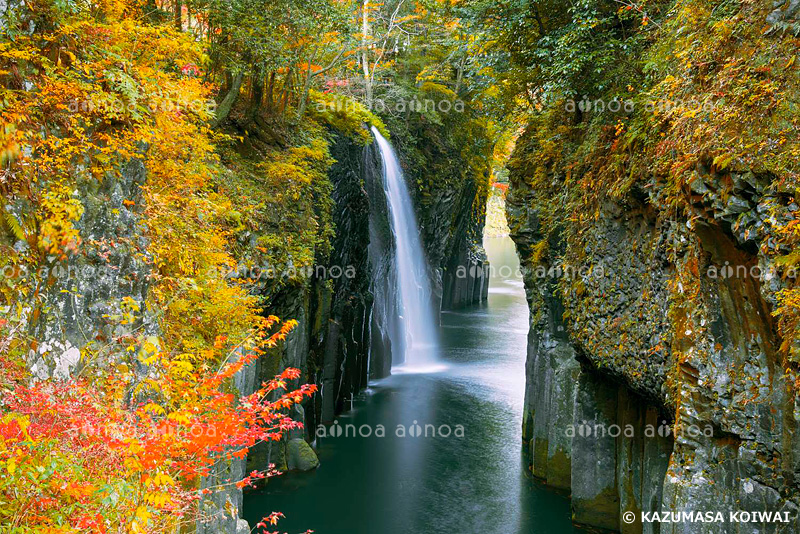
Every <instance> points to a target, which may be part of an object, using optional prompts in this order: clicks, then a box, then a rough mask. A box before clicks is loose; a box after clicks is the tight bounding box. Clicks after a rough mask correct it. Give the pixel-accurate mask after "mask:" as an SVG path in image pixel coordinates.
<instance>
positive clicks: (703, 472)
mask: <svg viewBox="0 0 800 534" xmlns="http://www.w3.org/2000/svg"><path fill="white" fill-rule="evenodd" d="M794 7H795V6H794V4H793V3H791V2H776V3H775V6H773V7H769V6H762V5H756V4H751V3H743V4H741V5H736V6H733V5H729V6H728V8H727V9H726V10H716V8H713V10H714V11H715V12H714V11H712V12H711V13H709V10H711V8H710V7H708V6H705V7H704V6H700V5H699V4H698V3H693V2H674V3H672V4H671V5H670V10H669V11H664V12H663V13H664V15H663V18H662V19H661V20H660V26H659V27H658V32H657V33H655V34H654V35H653V36H651V38H650V39H649V40H646V41H634V40H633V38H632V37H631V38H630V39H631V42H632V43H633V46H637V47H640V48H639V49H640V50H641V55H642V57H643V62H646V65H645V66H644V68H643V72H644V74H643V73H642V71H638V70H636V69H631V71H630V72H626V73H625V74H624V77H622V76H623V75H620V74H619V73H617V75H619V76H620V77H619V78H618V79H613V80H612V79H611V78H606V79H604V80H605V81H603V84H600V85H598V86H597V87H595V88H594V89H595V90H596V91H598V93H597V94H594V95H592V96H590V97H586V98H584V99H583V100H581V101H579V102H575V101H572V100H570V99H561V100H555V101H553V102H549V103H547V105H546V106H545V107H544V108H543V109H542V110H541V112H540V113H536V114H534V116H533V118H532V120H531V121H530V123H529V125H528V127H527V130H526V132H525V134H524V135H523V136H522V137H521V139H520V140H519V143H518V146H517V149H516V151H515V154H514V156H513V158H512V161H511V163H510V168H511V189H510V194H509V198H508V215H509V223H510V226H511V231H512V237H513V238H514V240H515V242H516V243H517V247H518V250H519V253H520V256H521V257H522V260H523V263H524V266H525V267H526V272H525V282H526V288H527V292H528V300H529V302H530V306H531V317H532V319H531V331H530V342H529V354H528V369H527V374H528V379H527V380H528V382H527V383H528V391H527V400H526V406H527V408H526V413H525V428H524V437H525V439H526V441H527V442H528V443H529V445H530V450H531V461H532V469H533V472H534V474H535V475H536V476H538V477H540V478H543V479H545V480H546V481H547V482H548V483H549V484H551V485H554V486H557V487H561V488H565V489H570V490H571V492H572V502H573V514H574V520H575V521H576V522H578V523H583V524H587V525H594V526H597V527H602V528H608V529H613V530H621V531H623V532H642V531H644V532H682V533H688V532H698V533H699V532H704V533H706V532H713V533H718V532H719V533H722V532H725V533H728V532H731V533H733V532H796V531H797V530H798V528H799V526H800V523H798V521H800V520H799V519H798V513H797V512H798V505H799V504H800V482H799V481H800V479H799V478H798V476H799V475H800V456H798V452H799V451H800V436H798V432H797V428H798V423H800V416H798V413H800V411H798V407H800V404H799V403H798V396H797V388H796V384H797V376H798V375H797V357H796V349H795V347H796V344H797V336H796V331H795V330H794V326H796V324H797V323H796V321H795V319H794V316H795V310H794V304H793V302H794V297H793V295H794V292H795V291H796V264H795V261H794V259H795V257H796V250H797V244H796V242H795V241H794V239H793V237H790V234H791V232H789V231H788V229H789V228H791V227H793V226H794V225H795V224H796V222H797V210H798V207H797V206H798V204H797V200H796V172H795V167H794V165H793V164H791V163H789V161H790V159H787V158H791V157H792V156H791V154H795V153H796V147H795V146H794V145H791V146H790V144H791V143H794V141H790V142H788V139H787V141H779V140H780V139H781V138H783V136H785V133H781V132H782V131H783V132H785V131H786V130H785V128H789V129H790V130H791V129H796V115H795V116H793V115H792V114H791V113H790V112H789V111H788V110H789V108H791V106H793V105H794V103H795V102H796V101H797V95H798V91H797V89H798V77H797V69H796V68H794V67H793V66H792V65H793V63H794V56H795V54H796V50H797V49H796V45H797V42H798V41H797V39H796V37H794V36H793V35H792V34H791V33H788V32H786V31H781V30H780V29H779V28H780V27H781V26H780V24H779V23H778V22H775V20H777V19H780V20H781V21H784V23H787V24H789V23H791V21H793V20H796V10H795V9H794ZM698 10H701V11H702V12H703V13H704V14H705V15H707V16H708V17H710V19H706V18H703V16H698V13H699V12H698ZM773 19H775V20H773ZM708 20H711V21H712V22H708ZM764 21H766V22H767V24H766V25H765V22H764ZM706 22H708V23H706ZM723 27H724V28H728V29H731V28H736V32H738V33H736V32H734V33H729V32H727V30H726V31H723ZM756 28H758V29H756ZM762 30H763V31H762ZM621 35H622V34H621ZM630 35H631V34H627V36H630ZM625 38H628V37H625ZM750 45H754V46H756V47H757V48H758V50H760V51H761V52H759V53H757V54H747V53H745V52H744V51H743V50H744V48H743V47H746V46H750ZM767 48H769V52H768V54H769V55H770V57H771V58H773V59H772V60H771V61H773V62H774V61H776V59H775V58H779V59H777V61H782V60H783V59H784V58H785V59H786V62H785V63H782V65H784V66H786V68H776V69H771V68H769V69H764V68H762V67H761V65H762V62H763V61H765V57H766V56H765V55H764V54H767V52H766V50H767ZM675 50H683V52H682V54H683V56H682V57H690V54H693V55H692V56H691V57H704V58H706V59H707V60H708V63H704V64H703V65H702V66H700V67H698V66H697V65H696V64H695V63H693V62H692V61H686V62H682V61H681V60H679V59H678V58H677V57H676V56H675V55H673V52H674V51H675ZM643 64H644V63H643ZM698 68H699V69H700V71H702V72H700V71H698ZM608 74H610V73H605V75H608ZM628 80H629V81H630V83H631V84H633V85H628V86H627V89H625V88H623V87H622V86H621V84H623V83H625V81H628ZM756 80H758V81H756ZM759 83H763V84H765V85H770V86H771V87H773V88H774V90H775V92H774V93H773V97H774V99H773V100H770V101H766V100H757V101H756V100H749V101H748V100H747V99H746V97H745V96H744V95H745V94H747V92H748V91H749V89H746V88H747V87H753V85H752V84H759ZM637 84H638V85H637ZM637 86H641V87H643V91H642V92H641V93H634V92H633V91H635V89H634V88H635V87H637ZM620 94H622V95H623V96H622V97H621V98H622V99H623V100H617V103H618V104H620V107H617V108H609V107H608V103H609V102H612V101H614V99H617V98H620V97H619V95H620ZM625 94H627V95H629V96H628V97H625V96H624V95H625ZM625 98H628V99H629V100H627V101H626V100H624V99H625ZM720 98H722V99H724V102H723V101H720V100H718V99H720ZM690 99H691V101H693V102H694V107H692V105H690V104H689V101H690ZM623 101H624V102H626V106H624V107H623V106H622V105H621V102H623ZM698 103H699V104H698ZM609 109H616V110H618V111H619V113H617V112H616V111H611V112H610V111H609ZM793 121H794V124H795V125H794V126H788V125H789V124H791V123H793ZM745 138H746V139H745ZM595 424H597V425H598V428H597V429H595V428H594V426H595ZM626 424H630V425H631V428H632V429H633V430H632V437H631V436H626V435H624V433H623V434H622V435H617V436H610V435H608V434H607V433H606V434H604V435H598V432H601V431H602V429H606V432H607V430H608V428H609V427H610V426H613V425H620V426H622V431H623V432H624V429H625V425H626ZM653 429H655V432H653ZM662 429H663V432H660V430H662ZM581 430H582V431H583V432H581ZM648 431H650V434H649V436H648V434H647V432H648ZM667 433H668V434H669V435H667ZM657 510H660V511H668V512H694V511H712V512H717V511H719V512H722V513H723V514H724V517H725V521H724V522H722V523H709V524H704V523H693V522H690V521H679V522H676V523H671V524H660V525H659V524H652V523H647V522H645V524H642V523H641V521H640V520H639V519H637V520H636V521H634V523H632V524H629V523H627V522H626V521H625V520H624V513H625V512H628V511H632V512H634V513H635V514H636V516H635V517H637V518H640V517H641V516H640V515H639V512H641V511H657ZM738 510H743V511H747V512H756V511H762V512H763V511H767V512H772V513H775V512H780V513H781V514H783V513H786V515H782V518H784V519H785V518H788V522H783V521H781V522H777V523H773V522H770V521H766V522H762V521H761V520H754V521H750V522H745V523H735V522H731V521H729V520H728V517H729V516H728V514H729V512H730V511H733V512H736V511H738Z"/></svg>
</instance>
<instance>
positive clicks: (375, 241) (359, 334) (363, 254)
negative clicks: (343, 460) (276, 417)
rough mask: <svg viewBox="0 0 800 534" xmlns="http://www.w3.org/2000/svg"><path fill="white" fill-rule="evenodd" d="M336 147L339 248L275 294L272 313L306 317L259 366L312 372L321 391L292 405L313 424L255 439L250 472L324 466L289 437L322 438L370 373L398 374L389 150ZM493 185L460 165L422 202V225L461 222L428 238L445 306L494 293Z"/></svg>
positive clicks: (410, 175)
mask: <svg viewBox="0 0 800 534" xmlns="http://www.w3.org/2000/svg"><path fill="white" fill-rule="evenodd" d="M330 151H331V156H332V157H333V159H334V160H335V163H334V164H333V166H332V167H331V169H330V171H329V178H330V181H331V185H332V193H331V200H332V202H333V207H332V215H333V222H334V225H335V228H336V235H335V237H334V239H333V242H332V247H331V249H332V253H331V256H330V258H329V259H328V260H327V261H326V262H325V264H324V265H319V266H317V267H322V269H317V268H315V272H314V275H313V276H311V277H310V278H309V279H308V280H307V281H306V283H305V284H304V285H302V286H299V287H298V286H291V287H288V288H284V289H282V290H281V291H280V292H279V293H278V294H271V295H270V312H271V313H274V314H276V315H278V316H279V317H286V318H294V319H295V320H297V321H298V323H299V324H298V326H297V327H296V328H295V330H294V331H292V333H291V334H290V335H289V337H288V339H287V341H286V343H285V344H284V346H283V347H281V349H280V350H279V351H278V354H275V355H272V357H270V358H266V359H264V360H263V361H260V362H258V363H257V364H256V369H255V370H254V373H255V376H256V377H258V380H259V381H260V380H266V379H268V378H270V377H272V376H274V375H275V374H277V373H278V372H279V371H280V369H283V368H285V367H295V368H298V369H300V370H301V371H302V372H303V379H304V380H306V381H307V382H311V383H315V384H317V385H318V387H319V394H318V395H316V396H315V397H314V399H313V400H312V401H310V402H308V403H306V405H305V406H304V408H303V409H301V410H298V411H297V412H296V413H294V414H292V416H293V417H294V418H295V419H296V420H299V421H302V422H303V423H304V426H305V432H303V431H297V432H294V433H293V434H292V435H291V436H289V437H288V440H284V441H282V442H280V443H273V444H263V445H260V446H258V447H256V448H254V449H253V450H252V451H251V454H250V455H249V458H248V467H247V469H248V471H249V470H252V469H265V468H266V466H267V465H268V464H269V463H274V464H276V465H277V467H278V469H289V470H293V469H299V470H303V469H304V468H314V467H316V465H317V463H318V462H316V461H314V459H313V458H311V457H312V456H315V455H314V452H313V449H311V448H310V447H309V448H308V449H307V450H305V449H304V451H305V452H304V453H305V454H306V456H307V457H308V461H305V460H304V461H302V462H294V463H293V462H292V461H291V457H292V454H291V450H290V449H291V446H290V444H291V443H292V442H293V440H296V439H298V438H301V437H304V438H305V439H306V440H307V441H308V442H313V440H314V432H315V430H316V429H317V427H318V425H320V424H329V423H332V422H333V421H334V419H335V418H336V416H337V415H339V414H340V413H342V412H343V411H346V410H347V409H349V406H350V402H351V401H352V399H353V397H354V396H355V395H356V394H357V393H358V392H359V391H361V390H362V389H363V388H364V387H366V385H367V382H368V380H369V379H370V378H383V377H386V376H388V375H389V373H390V371H391V366H392V351H393V349H394V350H397V348H396V347H392V345H391V342H390V339H392V337H393V336H392V335H391V333H392V332H393V331H395V330H396V329H398V328H399V324H398V321H399V320H400V319H399V314H398V312H397V310H396V309H394V307H393V303H394V302H395V299H393V298H392V295H393V294H394V292H395V291H396V289H395V288H396V286H397V280H396V274H395V272H394V269H393V266H392V265H393V263H392V262H393V258H394V254H395V252H394V249H393V244H392V243H393V240H392V235H391V229H390V227H389V218H388V206H387V204H386V194H385V192H384V184H383V170H382V162H381V156H380V153H379V152H378V150H377V147H375V146H372V145H368V146H364V145H362V144H360V143H359V142H357V141H354V140H353V139H351V138H349V137H345V136H340V135H335V134H334V135H333V138H332V142H331V148H330ZM401 159H402V155H401ZM453 168H457V162H454V163H453ZM404 170H406V171H407V172H406V179H407V180H408V182H409V186H410V189H411V191H412V194H414V192H417V187H416V185H415V184H416V183H417V179H418V178H419V179H422V178H424V177H420V176H418V175H416V174H415V172H416V171H415V170H414V168H411V169H404ZM485 193H486V192H485V191H483V192H482V191H481V190H480V188H479V186H478V184H477V183H476V181H475V180H473V177H468V176H461V175H458V174H457V175H456V177H455V178H454V179H452V180H450V181H449V182H447V184H446V186H445V185H442V186H441V187H440V188H439V189H438V192H437V198H438V200H437V201H436V203H435V205H434V206H435V207H433V208H432V207H430V206H429V207H427V208H426V209H425V210H423V209H421V208H420V207H419V206H417V210H416V211H417V216H418V218H419V223H420V227H421V228H429V229H430V228H438V227H439V226H438V225H439V224H440V222H441V221H442V220H453V221H455V222H454V223H453V224H454V226H453V227H452V228H450V227H449V226H448V227H447V228H448V229H449V231H446V232H441V233H437V234H436V238H435V239H431V240H426V242H425V247H426V253H427V255H428V258H429V261H430V262H431V269H432V278H433V280H434V282H435V284H434V286H435V289H434V292H435V293H436V296H435V298H436V302H435V303H434V304H435V305H436V307H437V308H438V307H448V308H452V307H457V306H462V305H467V304H471V303H474V302H480V301H482V300H485V298H486V295H487V292H488V273H487V272H486V271H485V267H486V265H487V262H486V256H485V253H484V251H483V248H482V246H481V244H480V236H481V234H482V229H483V221H484V218H485V217H484V214H485V200H486V194H485ZM416 196H418V195H416ZM457 271H458V272H457ZM443 273H448V274H443ZM449 273H452V275H451V274H449ZM295 443H296V442H295Z"/></svg>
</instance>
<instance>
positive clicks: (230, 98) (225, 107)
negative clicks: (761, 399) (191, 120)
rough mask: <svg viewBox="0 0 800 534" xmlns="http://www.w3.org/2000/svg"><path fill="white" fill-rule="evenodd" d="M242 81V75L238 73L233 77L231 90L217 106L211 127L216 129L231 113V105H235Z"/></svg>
mask: <svg viewBox="0 0 800 534" xmlns="http://www.w3.org/2000/svg"><path fill="white" fill-rule="evenodd" d="M243 79H244V74H243V73H241V72H239V73H237V74H236V75H235V76H234V77H233V82H232V83H231V88H230V90H229V91H228V94H227V95H225V98H223V99H222V102H220V104H219V106H218V107H217V114H216V117H215V118H214V120H213V121H211V127H212V128H216V127H218V126H219V125H220V124H222V121H224V120H225V119H227V118H228V114H230V112H231V108H232V107H233V104H235V103H236V99H237V98H238V97H239V90H240V89H241V87H242V80H243Z"/></svg>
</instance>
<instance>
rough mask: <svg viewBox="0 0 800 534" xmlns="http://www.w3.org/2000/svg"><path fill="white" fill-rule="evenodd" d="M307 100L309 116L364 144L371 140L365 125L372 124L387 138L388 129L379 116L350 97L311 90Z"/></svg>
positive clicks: (370, 134)
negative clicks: (308, 101)
mask: <svg viewBox="0 0 800 534" xmlns="http://www.w3.org/2000/svg"><path fill="white" fill-rule="evenodd" d="M309 100H310V104H309V111H308V113H309V116H310V117H311V118H312V119H314V120H315V121H317V122H318V123H320V124H325V125H328V126H330V127H331V128H333V129H334V130H336V131H338V132H341V133H342V134H344V135H347V136H349V137H351V138H353V139H355V140H357V141H360V142H361V143H363V144H365V145H367V144H369V143H371V142H372V141H373V138H372V133H370V131H369V129H368V128H365V126H367V127H369V126H374V127H375V128H377V129H378V131H379V132H381V135H383V136H384V137H386V138H387V139H388V138H389V131H388V130H387V129H386V125H385V124H384V123H383V121H382V120H381V119H380V117H378V116H377V115H375V114H374V113H372V112H371V111H370V110H368V109H367V108H366V107H364V105H363V104H361V103H360V102H357V101H355V100H353V99H352V98H348V97H346V96H343V95H338V94H334V93H321V92H319V91H314V90H312V91H311V92H310V93H309Z"/></svg>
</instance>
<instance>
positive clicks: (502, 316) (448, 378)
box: [245, 238, 573, 534]
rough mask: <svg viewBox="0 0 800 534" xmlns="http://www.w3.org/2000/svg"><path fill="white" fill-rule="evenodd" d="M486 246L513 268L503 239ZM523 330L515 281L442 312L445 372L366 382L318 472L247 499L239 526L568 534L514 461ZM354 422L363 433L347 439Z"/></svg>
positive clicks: (327, 445)
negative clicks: (481, 300)
mask: <svg viewBox="0 0 800 534" xmlns="http://www.w3.org/2000/svg"><path fill="white" fill-rule="evenodd" d="M486 246H487V251H488V252H489V256H490V260H491V261H492V262H493V264H494V265H495V266H498V265H502V264H506V265H510V266H511V267H513V268H514V271H516V255H515V254H514V248H513V243H512V242H511V241H510V240H509V239H500V238H495V239H489V240H487V243H486ZM495 272H496V271H495ZM527 329H528V309H527V305H526V302H525V294H524V290H523V288H522V284H521V281H519V280H516V279H511V280H503V279H499V278H493V279H492V283H491V285H490V293H489V302H488V305H485V306H481V307H474V308H470V309H468V310H464V311H460V312H450V313H445V314H444V315H443V317H442V331H441V342H442V359H443V360H444V362H445V363H446V364H447V366H448V367H447V370H446V371H444V372H440V373H436V374H429V375H426V374H404V375H395V376H392V377H390V378H388V379H385V380H382V381H379V382H376V383H373V384H371V387H370V389H369V390H367V391H365V392H364V393H362V394H361V395H360V396H359V397H358V398H357V399H356V400H355V402H354V410H353V411H351V412H349V413H348V414H346V415H344V416H343V417H340V418H339V425H340V426H341V427H342V428H343V429H349V430H350V436H351V437H344V436H339V437H327V438H322V439H320V440H319V443H318V445H319V455H320V460H321V462H322V465H321V467H320V468H319V469H318V470H317V471H315V472H313V473H307V474H300V475H294V474H293V475H291V476H288V477H280V478H278V479H273V480H272V481H270V483H269V487H268V488H267V490H265V491H263V492H260V493H257V494H252V495H249V496H248V497H247V498H246V500H245V515H246V517H247V519H248V520H249V521H250V522H251V524H255V523H256V522H257V521H258V520H260V518H261V517H263V516H264V515H267V514H269V513H270V512H272V511H274V510H275V511H281V512H283V513H284V514H285V515H286V519H285V520H283V521H281V523H280V524H279V527H280V531H281V532H288V533H290V534H296V533H299V532H304V531H305V530H306V529H313V530H314V531H315V532H317V533H319V534H400V533H403V534H405V533H408V532H419V533H424V534H438V533H448V534H452V533H453V532H457V533H463V534H472V533H475V534H479V533H480V534H493V533H496V534H514V533H518V534H523V533H524V534H530V533H535V534H563V533H568V532H571V531H572V530H573V527H572V525H571V523H570V513H569V503H568V501H567V499H565V498H564V497H562V496H559V495H555V494H553V493H552V492H550V491H548V490H546V489H544V488H543V487H541V486H540V485H538V484H537V483H535V482H533V481H532V480H530V478H529V477H528V476H527V469H526V461H525V460H524V459H523V457H522V455H521V430H520V427H521V417H522V402H523V396H524V387H525V353H526V337H527ZM348 425H349V426H348ZM363 425H369V427H368V428H369V429H370V430H371V431H372V434H371V435H370V436H369V437H352V435H353V434H354V433H356V434H357V433H358V431H357V430H358V429H362V430H363V428H364V427H363ZM378 425H382V427H383V429H384V432H385V435H384V437H376V436H375V430H376V429H377V428H379V426H378ZM398 425H399V426H398ZM417 425H418V427H419V428H420V429H421V430H420V431H421V432H423V435H422V436H418V435H411V434H416V432H417V430H416V428H417ZM401 427H402V430H403V431H404V432H405V436H404V437H401V436H398V430H399V429H400V428H401ZM459 427H460V428H461V432H463V435H462V437H457V435H456V431H457V430H458V429H459ZM448 429H449V430H450V434H449V435H448V436H447V437H445V436H444V435H443V434H444V433H445V432H447V430H448ZM426 430H427V432H428V436H427V437H426V436H425V435H424V432H425V431H426ZM363 433H365V431H363Z"/></svg>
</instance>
